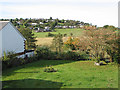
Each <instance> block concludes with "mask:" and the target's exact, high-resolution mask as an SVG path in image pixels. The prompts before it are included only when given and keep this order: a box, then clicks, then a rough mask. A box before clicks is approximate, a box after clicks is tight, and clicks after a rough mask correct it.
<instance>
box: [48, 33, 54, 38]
mask: <svg viewBox="0 0 120 90" xmlns="http://www.w3.org/2000/svg"><path fill="white" fill-rule="evenodd" d="M54 36H55V34H52V33H48V35H47V37H54Z"/></svg>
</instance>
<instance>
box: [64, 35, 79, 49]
mask: <svg viewBox="0 0 120 90" xmlns="http://www.w3.org/2000/svg"><path fill="white" fill-rule="evenodd" d="M78 43H79V39H78V38H73V37H69V38H68V39H67V41H66V42H64V45H65V46H66V47H68V48H70V49H71V50H76V49H77V46H78Z"/></svg>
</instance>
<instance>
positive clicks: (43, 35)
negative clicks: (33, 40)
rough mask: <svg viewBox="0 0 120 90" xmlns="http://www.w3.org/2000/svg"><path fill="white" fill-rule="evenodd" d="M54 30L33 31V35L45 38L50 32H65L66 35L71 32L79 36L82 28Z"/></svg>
mask: <svg viewBox="0 0 120 90" xmlns="http://www.w3.org/2000/svg"><path fill="white" fill-rule="evenodd" d="M55 30H56V32H38V33H37V32H33V33H34V34H35V36H36V37H37V38H45V37H47V35H48V33H52V34H58V33H61V34H67V36H70V35H71V33H72V34H73V36H77V37H78V36H80V35H81V34H82V33H83V32H82V31H84V30H83V29H55Z"/></svg>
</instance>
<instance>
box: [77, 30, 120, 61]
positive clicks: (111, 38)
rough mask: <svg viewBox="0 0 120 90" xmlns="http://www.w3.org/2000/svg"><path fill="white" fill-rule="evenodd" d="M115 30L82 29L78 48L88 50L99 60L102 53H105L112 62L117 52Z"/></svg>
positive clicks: (102, 55)
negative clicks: (82, 32) (82, 33)
mask: <svg viewBox="0 0 120 90" xmlns="http://www.w3.org/2000/svg"><path fill="white" fill-rule="evenodd" d="M117 38H118V36H117V35H116V31H113V30H108V29H99V30H89V31H84V37H82V38H80V42H79V44H78V46H79V48H80V49H84V50H86V51H87V50H88V49H89V50H90V54H91V55H92V56H94V57H95V59H96V60H97V61H98V62H99V60H100V59H101V58H103V57H104V54H105V53H107V54H108V55H109V56H110V61H111V62H113V58H114V57H115V55H116V54H117V49H119V48H118V44H117Z"/></svg>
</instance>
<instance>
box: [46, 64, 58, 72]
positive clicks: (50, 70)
mask: <svg viewBox="0 0 120 90" xmlns="http://www.w3.org/2000/svg"><path fill="white" fill-rule="evenodd" d="M57 71H58V70H57V69H54V68H53V67H52V66H51V65H50V66H49V67H47V66H46V67H45V69H44V72H57Z"/></svg>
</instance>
